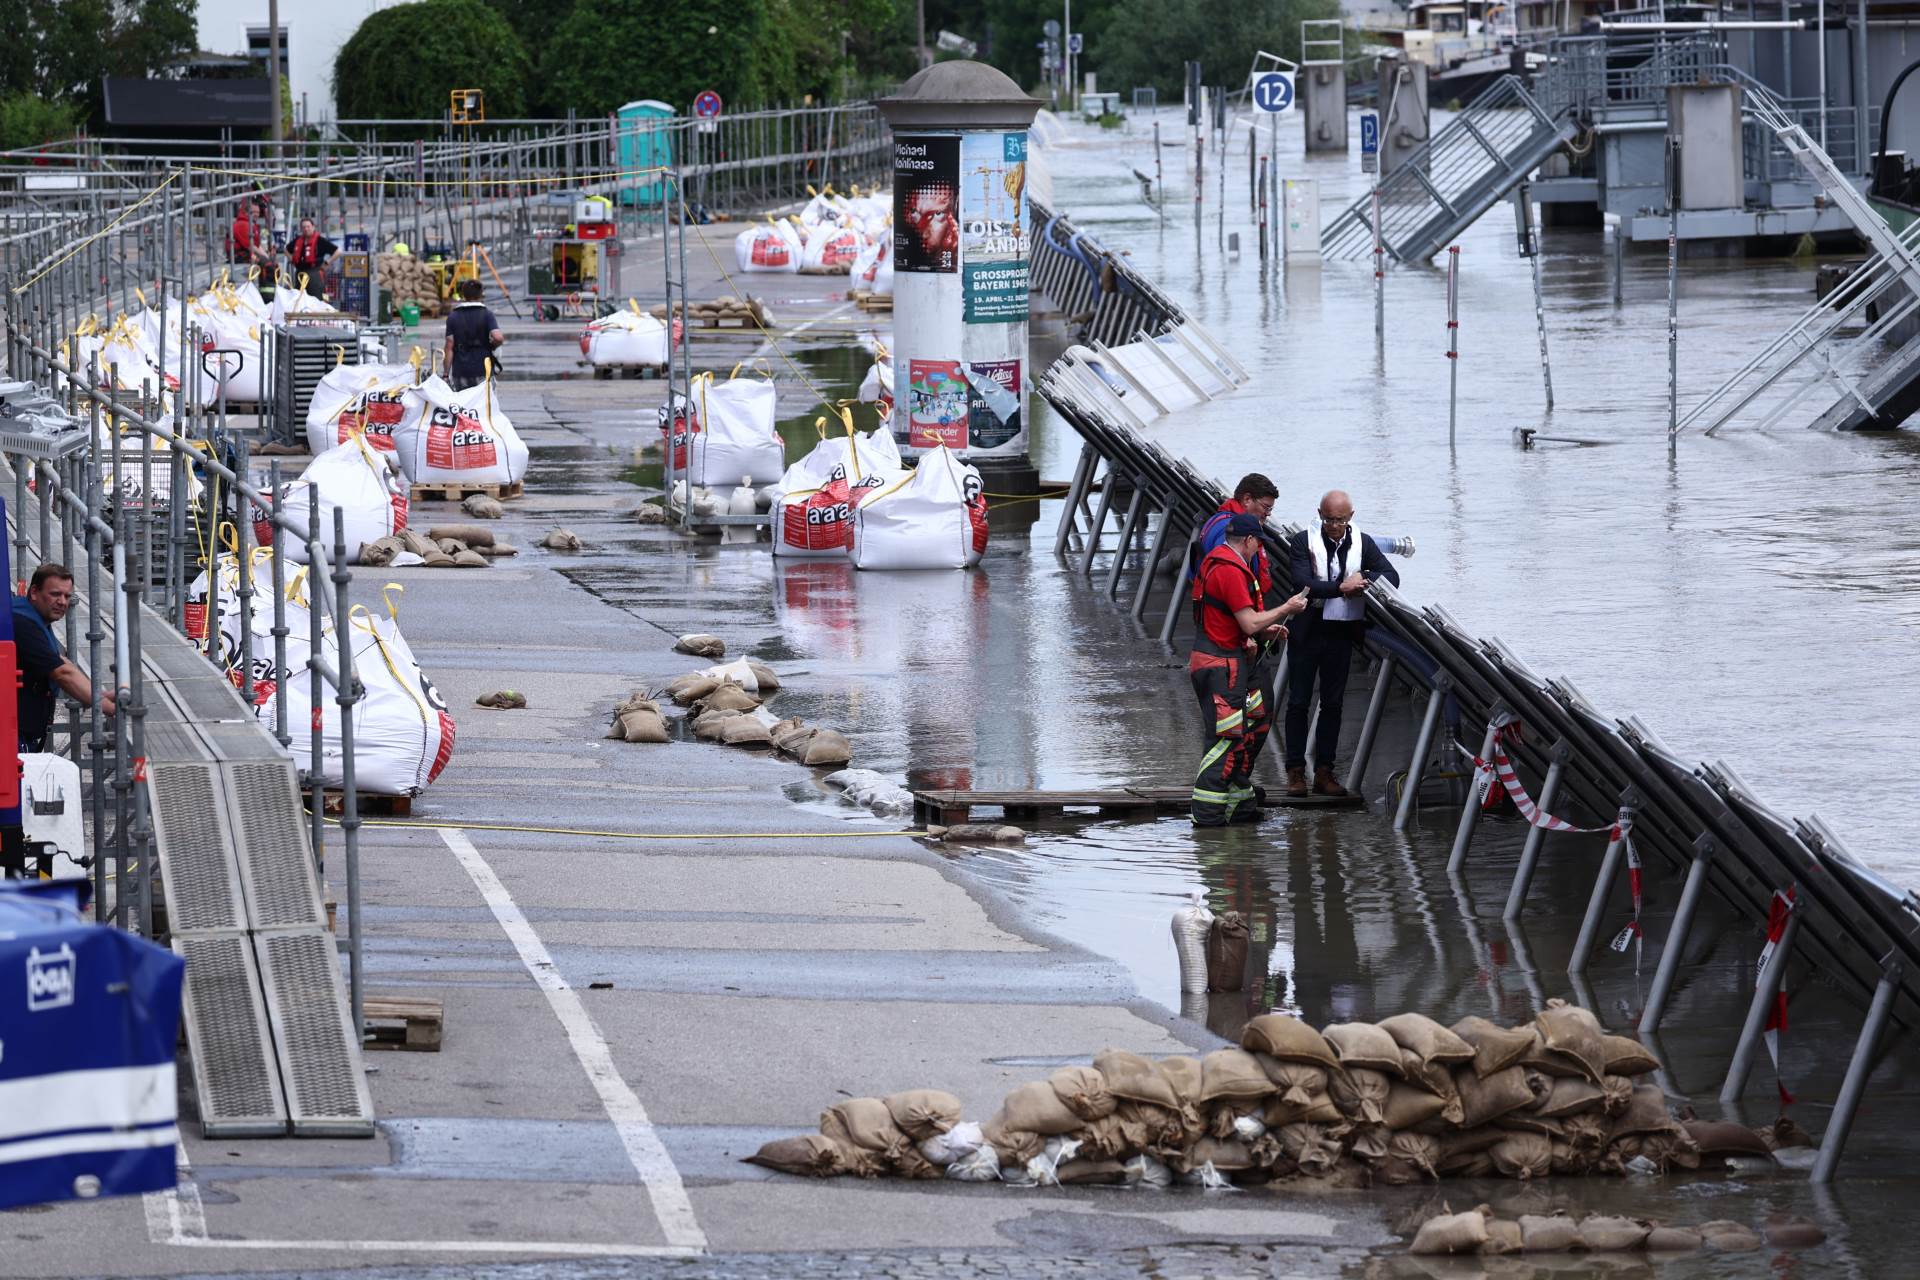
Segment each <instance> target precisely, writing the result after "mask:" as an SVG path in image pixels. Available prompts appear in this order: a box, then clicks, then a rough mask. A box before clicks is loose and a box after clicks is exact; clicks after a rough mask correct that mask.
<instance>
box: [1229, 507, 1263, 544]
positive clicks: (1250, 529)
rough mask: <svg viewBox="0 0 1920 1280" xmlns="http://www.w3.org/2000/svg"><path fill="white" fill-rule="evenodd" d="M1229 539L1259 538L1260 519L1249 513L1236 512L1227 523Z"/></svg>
mask: <svg viewBox="0 0 1920 1280" xmlns="http://www.w3.org/2000/svg"><path fill="white" fill-rule="evenodd" d="M1227 536H1228V537H1229V538H1257V537H1259V536H1260V517H1259V516H1256V515H1253V514H1252V513H1251V512H1246V511H1236V512H1234V514H1233V516H1232V517H1231V518H1230V519H1228V521H1227Z"/></svg>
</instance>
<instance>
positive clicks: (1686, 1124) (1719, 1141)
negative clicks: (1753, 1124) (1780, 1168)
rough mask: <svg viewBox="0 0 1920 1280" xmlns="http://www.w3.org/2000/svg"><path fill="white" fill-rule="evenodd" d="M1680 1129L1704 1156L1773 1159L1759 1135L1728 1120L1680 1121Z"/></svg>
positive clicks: (1771, 1150) (1769, 1149) (1770, 1150)
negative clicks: (1685, 1132)
mask: <svg viewBox="0 0 1920 1280" xmlns="http://www.w3.org/2000/svg"><path fill="white" fill-rule="evenodd" d="M1680 1127H1681V1128H1683V1129H1685V1130H1686V1131H1687V1136H1688V1137H1689V1138H1692V1139H1693V1141H1694V1144H1695V1145H1696V1146H1698V1147H1699V1148H1700V1154H1701V1155H1704V1156H1761V1157H1765V1158H1767V1159H1772V1157H1773V1149H1772V1148H1771V1147H1769V1146H1768V1145H1767V1144H1766V1142H1765V1141H1764V1140H1763V1139H1762V1138H1761V1137H1760V1135H1759V1134H1757V1133H1755V1132H1754V1131H1753V1130H1751V1129H1749V1128H1747V1127H1746V1126H1745V1125H1741V1124H1734V1123H1733V1122H1732V1121H1730V1120H1682V1121H1681V1122H1680Z"/></svg>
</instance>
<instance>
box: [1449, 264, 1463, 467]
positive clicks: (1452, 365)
mask: <svg viewBox="0 0 1920 1280" xmlns="http://www.w3.org/2000/svg"><path fill="white" fill-rule="evenodd" d="M1459 410H1460V246H1459V245H1457V244H1456V245H1453V246H1451V247H1450V248H1448V250H1447V447H1448V448H1449V449H1451V448H1452V447H1453V440H1454V424H1455V422H1456V421H1457V420H1458V418H1459V416H1460V413H1459Z"/></svg>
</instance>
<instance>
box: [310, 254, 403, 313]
mask: <svg viewBox="0 0 1920 1280" xmlns="http://www.w3.org/2000/svg"><path fill="white" fill-rule="evenodd" d="M374 270H375V273H376V274H377V275H378V276H379V278H380V290H381V292H383V293H385V294H387V295H388V296H390V297H391V298H392V299H393V306H394V310H395V311H396V312H397V311H398V310H399V309H400V304H401V303H403V302H411V303H413V304H414V305H415V306H417V307H419V308H420V314H421V315H423V316H430V315H433V314H434V313H436V312H437V311H439V309H440V278H439V277H438V276H437V275H435V274H434V271H433V268H432V267H429V266H428V265H427V264H426V263H424V262H422V261H420V259H418V258H416V257H414V256H413V255H412V254H410V253H383V254H381V255H380V256H379V258H378V259H376V265H375V268H374ZM276 292H277V291H276Z"/></svg>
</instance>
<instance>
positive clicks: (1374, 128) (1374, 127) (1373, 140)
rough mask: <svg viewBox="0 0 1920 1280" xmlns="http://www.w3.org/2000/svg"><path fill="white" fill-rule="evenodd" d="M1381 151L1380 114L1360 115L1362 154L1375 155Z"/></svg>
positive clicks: (1372, 112) (1362, 113)
mask: <svg viewBox="0 0 1920 1280" xmlns="http://www.w3.org/2000/svg"><path fill="white" fill-rule="evenodd" d="M1379 150H1380V113H1379V112H1378V111H1362V112H1361V113H1360V154H1362V155H1373V154H1376V153H1377V152H1378V151H1379Z"/></svg>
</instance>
